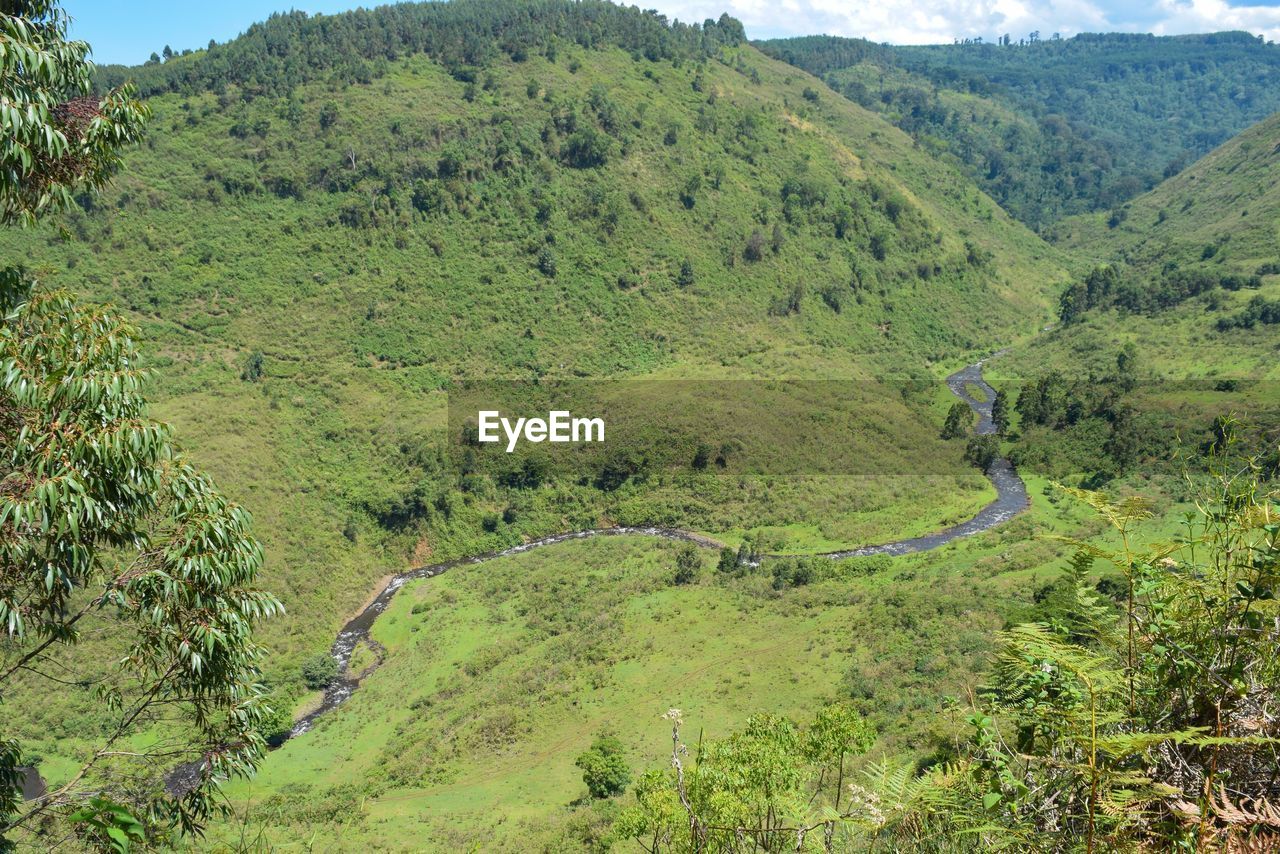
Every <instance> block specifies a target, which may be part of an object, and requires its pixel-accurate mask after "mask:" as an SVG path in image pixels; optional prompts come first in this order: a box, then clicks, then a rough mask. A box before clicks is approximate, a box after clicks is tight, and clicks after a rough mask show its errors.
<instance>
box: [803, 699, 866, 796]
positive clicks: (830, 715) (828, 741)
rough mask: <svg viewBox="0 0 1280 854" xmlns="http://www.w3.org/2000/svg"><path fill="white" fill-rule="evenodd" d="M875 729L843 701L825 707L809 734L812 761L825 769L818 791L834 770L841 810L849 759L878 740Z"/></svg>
mask: <svg viewBox="0 0 1280 854" xmlns="http://www.w3.org/2000/svg"><path fill="white" fill-rule="evenodd" d="M875 739H876V734H875V730H874V729H872V728H871V725H870V724H868V723H867V722H866V721H865V720H863V718H862V715H860V714H858V712H857V711H855V710H854V709H853V707H851V706H848V705H846V704H843V703H837V704H834V705H830V706H825V707H823V708H822V709H820V710H819V711H818V714H817V717H816V718H815V719H814V721H813V724H812V725H811V726H810V727H809V731H808V732H807V733H806V744H805V753H806V755H807V756H808V758H809V761H810V762H812V763H813V764H815V765H817V766H818V767H819V768H821V769H822V771H821V773H820V775H819V778H818V786H817V787H818V790H819V791H821V790H822V786H823V783H824V781H825V780H826V779H827V776H828V774H829V773H830V772H831V771H832V769H834V771H835V777H836V779H835V787H834V788H833V789H832V792H833V794H834V797H833V798H832V801H833V806H834V807H835V809H836V810H839V809H840V799H841V797H842V795H843V793H844V791H843V790H844V775H845V766H844V763H845V759H846V758H848V757H850V756H857V755H860V754H862V753H866V752H867V750H868V749H869V748H870V747H871V744H872V743H873V742H874V741H875Z"/></svg>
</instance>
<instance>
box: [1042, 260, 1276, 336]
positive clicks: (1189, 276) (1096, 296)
mask: <svg viewBox="0 0 1280 854" xmlns="http://www.w3.org/2000/svg"><path fill="white" fill-rule="evenodd" d="M1260 287H1262V277H1261V276H1257V275H1253V276H1243V275H1238V274H1234V273H1221V272H1216V271H1212V270H1205V269H1191V270H1182V269H1178V267H1177V264H1176V263H1173V262H1171V263H1170V264H1167V265H1166V266H1165V269H1164V270H1163V271H1162V273H1161V274H1160V275H1158V276H1157V277H1155V278H1154V279H1153V280H1152V281H1149V282H1139V281H1135V280H1133V279H1125V278H1123V277H1122V276H1121V275H1120V272H1119V271H1118V270H1117V269H1116V268H1115V267H1113V266H1111V265H1103V266H1099V267H1095V268H1094V269H1093V270H1092V271H1090V273H1089V274H1088V275H1087V276H1086V277H1085V278H1084V279H1083V280H1082V281H1078V282H1074V283H1072V284H1071V285H1070V286H1068V287H1067V289H1066V290H1065V291H1063V292H1062V296H1061V297H1060V298H1059V300H1058V317H1059V319H1061V320H1062V322H1063V323H1074V322H1076V321H1078V320H1080V319H1081V318H1082V317H1083V316H1084V314H1085V312H1087V311H1091V310H1093V309H1107V308H1120V309H1124V310H1126V311H1131V312H1142V313H1147V314H1150V313H1154V312H1157V311H1162V310H1164V309H1168V308H1172V307H1174V306H1176V305H1179V304H1181V303H1183V302H1185V301H1187V300H1189V299H1191V298H1192V297H1197V296H1200V295H1202V294H1208V293H1211V292H1213V291H1215V290H1217V289H1219V288H1221V289H1223V290H1228V291H1239V290H1241V289H1243V288H1249V289H1253V290H1256V289H1258V288H1260ZM1251 305H1252V304H1251ZM1259 310H1260V309H1259ZM1246 314H1247V312H1246ZM1241 316H1242V317H1244V316H1246V315H1245V314H1242V315H1241ZM1264 316H1267V315H1266V312H1265V311H1261V313H1260V314H1256V315H1252V317H1253V320H1252V322H1250V323H1249V324H1248V325H1252V323H1253V322H1258V321H1259V320H1261V322H1263V323H1271V322H1274V321H1269V320H1263V319H1262V317H1264ZM1219 327H1220V328H1221V327H1222V324H1221V323H1219Z"/></svg>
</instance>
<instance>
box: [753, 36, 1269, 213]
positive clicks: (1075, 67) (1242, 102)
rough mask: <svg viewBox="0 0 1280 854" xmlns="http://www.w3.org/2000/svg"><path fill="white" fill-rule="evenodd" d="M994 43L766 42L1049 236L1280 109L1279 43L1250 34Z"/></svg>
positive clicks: (813, 39) (1170, 172) (763, 44)
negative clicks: (1070, 219) (1066, 221)
mask: <svg viewBox="0 0 1280 854" xmlns="http://www.w3.org/2000/svg"><path fill="white" fill-rule="evenodd" d="M1034 35H1035V36H1036V38H1035V39H1034V40H1033V41H1029V40H1026V39H1021V40H1018V41H1016V42H1015V41H1013V40H1009V39H1008V37H1004V36H1002V37H1001V40H1000V43H999V44H982V43H964V44H954V45H930V46H890V45H878V44H873V43H870V42H867V41H865V40H860V39H842V38H835V37H828V36H808V37H803V38H796V39H780V40H773V41H766V42H761V43H760V47H761V48H762V49H763V50H764V51H765V52H767V53H769V54H770V55H773V56H777V57H779V58H781V59H783V60H785V61H787V62H791V63H793V64H795V65H797V66H799V67H801V68H804V69H806V70H807V71H810V72H812V73H814V74H817V75H819V76H822V77H823V78H824V79H825V80H826V81H827V82H828V83H829V84H830V85H831V87H832V88H834V89H836V90H837V91H840V92H843V93H844V94H845V95H847V96H848V97H850V98H852V99H853V100H856V101H858V102H859V103H860V104H862V105H864V106H866V107H868V108H869V109H873V110H876V111H878V112H880V113H882V114H883V115H884V116H885V117H886V118H887V119H888V120H890V121H892V122H893V123H894V124H896V125H897V126H898V127H900V128H902V129H903V130H906V131H907V132H908V133H911V134H912V135H913V136H914V137H915V138H916V139H917V140H918V141H919V142H920V144H921V145H922V146H925V147H927V148H929V149H930V150H932V151H935V152H936V153H938V154H939V155H940V156H942V157H944V158H946V159H948V160H951V161H952V162H954V163H956V164H957V165H959V166H960V167H961V168H962V169H964V171H965V172H966V173H967V174H969V175H970V176H971V177H973V178H974V180H976V181H977V182H978V183H979V184H980V185H981V186H982V187H983V189H984V190H986V191H987V192H988V193H990V194H991V195H992V196H993V197H994V198H996V199H997V200H998V201H1000V203H1001V204H1002V205H1004V207H1005V208H1006V209H1007V210H1008V211H1010V212H1011V213H1013V214H1014V215H1015V216H1017V217H1018V218H1019V219H1021V220H1022V221H1023V222H1025V223H1027V224H1029V225H1031V226H1032V227H1035V228H1038V229H1043V228H1045V227H1046V226H1048V225H1050V224H1051V223H1053V222H1055V221H1057V220H1058V219H1060V218H1062V217H1063V216H1068V215H1071V214H1078V213H1084V212H1087V211H1095V210H1106V209H1110V208H1112V207H1115V206H1116V205H1118V204H1120V203H1121V202H1124V201H1125V200H1127V199H1129V198H1132V197H1133V196H1135V195H1138V194H1139V193H1141V192H1143V191H1144V190H1147V189H1150V188H1151V187H1153V186H1154V185H1155V184H1156V183H1158V182H1159V181H1161V180H1162V179H1163V178H1165V177H1169V176H1170V175H1173V174H1176V173H1177V172H1178V171H1179V170H1180V169H1182V168H1183V167H1184V166H1186V165H1187V164H1188V163H1190V162H1191V161H1193V160H1195V159H1196V158H1197V157H1199V156H1200V155H1202V154H1204V153H1206V152H1208V151H1209V150H1210V149H1211V148H1213V147H1214V146H1216V145H1218V144H1220V143H1222V142H1224V141H1225V140H1226V139H1227V138H1228V137H1230V136H1231V135H1232V134H1234V133H1236V132H1238V131H1241V130H1243V129H1244V128H1246V127H1248V126H1249V125H1251V124H1253V123H1254V122H1256V121H1258V120H1260V119H1262V118H1263V117H1265V116H1267V115H1269V114H1271V113H1273V112H1275V111H1276V110H1280V47H1277V46H1275V45H1273V44H1267V43H1265V42H1264V41H1262V40H1260V39H1258V38H1255V37H1254V36H1251V35H1249V34H1248V33H1236V32H1227V33H1213V34H1208V35H1186V36H1160V37H1157V36H1149V35H1131V34H1119V33H1110V34H1083V35H1079V36H1075V37H1073V38H1070V39H1058V38H1052V39H1043V40H1042V39H1039V38H1038V34H1034Z"/></svg>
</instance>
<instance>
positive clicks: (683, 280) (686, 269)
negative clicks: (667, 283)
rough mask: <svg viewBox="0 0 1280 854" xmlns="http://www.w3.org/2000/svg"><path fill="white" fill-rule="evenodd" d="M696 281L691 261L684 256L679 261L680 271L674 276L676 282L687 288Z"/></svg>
mask: <svg viewBox="0 0 1280 854" xmlns="http://www.w3.org/2000/svg"><path fill="white" fill-rule="evenodd" d="M695 281H696V276H695V275H694V272H693V262H692V261H690V260H689V259H688V258H685V259H684V260H683V261H681V262H680V273H679V274H678V275H677V276H676V284H677V285H679V286H680V287H682V288H687V287H689V286H690V285H692V284H693V283H694V282H695Z"/></svg>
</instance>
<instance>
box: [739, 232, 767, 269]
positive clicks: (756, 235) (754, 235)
mask: <svg viewBox="0 0 1280 854" xmlns="http://www.w3.org/2000/svg"><path fill="white" fill-rule="evenodd" d="M742 257H743V258H745V259H747V260H748V261H759V260H760V259H761V258H763V257H764V235H763V234H761V233H760V229H758V228H756V229H753V230H752V232H751V236H750V237H748V238H747V245H746V248H745V249H743V250H742Z"/></svg>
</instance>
